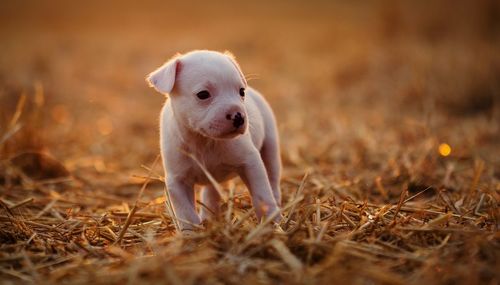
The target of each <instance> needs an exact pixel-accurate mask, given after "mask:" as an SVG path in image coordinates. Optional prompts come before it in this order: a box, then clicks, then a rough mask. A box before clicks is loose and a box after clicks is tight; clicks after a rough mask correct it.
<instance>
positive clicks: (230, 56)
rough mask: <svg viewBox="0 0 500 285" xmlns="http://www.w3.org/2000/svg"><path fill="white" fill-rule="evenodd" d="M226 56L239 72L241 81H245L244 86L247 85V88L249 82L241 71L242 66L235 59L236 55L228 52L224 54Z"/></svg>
mask: <svg viewBox="0 0 500 285" xmlns="http://www.w3.org/2000/svg"><path fill="white" fill-rule="evenodd" d="M224 55H225V56H227V57H228V58H229V60H230V61H231V62H232V63H233V65H234V67H236V70H238V73H239V74H240V77H241V80H242V81H243V84H244V85H245V87H247V80H246V79H245V76H244V75H243V72H242V71H241V68H240V65H239V64H238V63H237V62H236V58H235V57H234V55H233V54H232V53H231V52H229V51H227V50H226V51H225V52H224Z"/></svg>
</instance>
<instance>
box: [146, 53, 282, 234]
mask: <svg viewBox="0 0 500 285" xmlns="http://www.w3.org/2000/svg"><path fill="white" fill-rule="evenodd" d="M147 81H148V82H149V84H150V86H152V87H154V88H155V89H156V90H157V91H158V92H160V93H163V94H165V95H167V94H168V95H170V96H169V98H170V99H169V100H167V102H166V104H165V105H164V107H163V109H162V112H161V118H160V146H161V153H162V158H163V164H164V168H165V172H166V173H165V176H166V185H167V191H168V194H169V197H170V199H171V203H172V205H173V208H174V212H175V214H176V217H177V218H178V220H179V221H180V227H181V230H185V229H192V224H199V223H201V221H202V220H204V219H206V218H208V217H209V216H210V214H211V212H213V213H217V212H218V211H219V204H220V202H221V198H220V195H219V193H218V192H217V190H216V189H215V188H214V187H213V185H211V183H210V181H209V179H208V178H207V177H206V175H205V173H204V172H203V171H202V169H201V168H200V167H199V165H198V164H197V163H196V162H195V161H194V159H192V158H191V157H189V156H188V155H186V154H191V155H193V156H194V157H195V158H196V159H197V160H198V161H199V162H200V163H201V164H202V165H203V166H204V167H205V168H206V169H207V170H208V172H209V173H210V174H211V175H212V176H213V177H214V178H215V179H216V180H217V181H218V182H224V181H226V180H228V179H231V178H233V177H235V176H236V175H239V176H240V177H241V178H242V180H243V182H244V183H245V184H246V185H247V187H248V189H249V191H250V195H251V197H252V203H253V205H254V208H255V212H256V213H257V217H258V218H261V217H263V216H267V215H270V214H271V213H273V212H275V211H278V210H279V205H280V204H281V193H280V185H279V184H280V182H279V180H280V173H281V161H280V155H279V142H278V132H277V128H276V121H275V118H274V115H273V113H272V110H271V108H270V106H269V105H268V103H267V102H266V100H265V99H264V98H263V97H262V96H261V95H260V94H259V93H258V92H257V91H255V90H254V89H252V88H250V87H247V83H246V81H245V78H244V76H243V73H242V72H241V69H240V68H239V65H238V64H237V63H236V61H235V59H234V57H233V56H232V55H231V54H229V53H227V52H226V53H219V52H213V51H192V52H189V53H187V54H184V55H176V56H175V57H174V58H172V59H171V60H169V61H168V62H167V63H165V64H164V65H163V66H161V67H160V68H158V69H157V70H155V71H153V72H152V73H151V74H150V75H149V76H148V77H147ZM240 88H245V96H244V97H241V96H240V94H239V90H240ZM202 90H208V91H209V92H210V94H211V97H210V98H209V99H206V100H200V99H199V98H197V96H196V94H197V93H198V92H200V91H202ZM237 113H240V115H241V117H242V118H244V123H243V124H241V127H237V125H238V124H237V123H235V120H236V119H233V118H235V116H236V115H235V114H237ZM229 118H231V119H229ZM195 185H202V186H203V189H202V193H201V200H202V203H203V204H204V205H206V206H207V207H208V208H209V210H210V211H207V210H206V209H205V208H204V207H202V209H201V218H200V216H199V215H198V213H197V212H196V209H195V193H194V186H195Z"/></svg>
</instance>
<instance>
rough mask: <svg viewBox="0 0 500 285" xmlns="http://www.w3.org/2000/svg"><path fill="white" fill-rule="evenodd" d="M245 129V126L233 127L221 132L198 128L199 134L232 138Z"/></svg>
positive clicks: (223, 138)
mask: <svg viewBox="0 0 500 285" xmlns="http://www.w3.org/2000/svg"><path fill="white" fill-rule="evenodd" d="M245 131H246V128H234V129H231V130H228V131H223V132H220V131H219V132H209V131H207V130H205V129H203V128H202V129H200V134H202V135H203V136H205V137H208V138H212V139H222V140H225V139H233V138H235V137H237V136H239V135H242V134H244V133H245Z"/></svg>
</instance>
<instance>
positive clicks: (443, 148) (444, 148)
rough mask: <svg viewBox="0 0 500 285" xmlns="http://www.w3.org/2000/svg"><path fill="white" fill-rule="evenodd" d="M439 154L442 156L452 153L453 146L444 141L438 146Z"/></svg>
mask: <svg viewBox="0 0 500 285" xmlns="http://www.w3.org/2000/svg"><path fill="white" fill-rule="evenodd" d="M438 151H439V154H440V155H442V156H448V155H450V153H451V146H450V145H449V144H447V143H442V144H440V145H439V148H438Z"/></svg>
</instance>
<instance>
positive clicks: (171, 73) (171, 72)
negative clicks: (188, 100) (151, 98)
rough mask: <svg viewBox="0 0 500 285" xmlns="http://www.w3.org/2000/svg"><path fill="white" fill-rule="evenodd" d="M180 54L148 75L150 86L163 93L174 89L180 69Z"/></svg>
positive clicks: (147, 80) (147, 79)
mask: <svg viewBox="0 0 500 285" xmlns="http://www.w3.org/2000/svg"><path fill="white" fill-rule="evenodd" d="M179 56H180V54H177V55H175V56H174V57H173V58H172V59H170V60H169V61H167V62H166V63H165V64H163V65H162V66H160V67H159V68H158V69H156V70H155V71H153V72H151V73H150V74H149V75H148V76H147V77H146V82H147V83H148V84H149V86H150V87H154V89H156V91H158V92H160V93H162V94H165V95H166V94H168V93H170V92H172V90H173V89H174V84H175V78H176V76H177V74H178V73H179V71H180V68H181V62H180V60H179Z"/></svg>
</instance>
